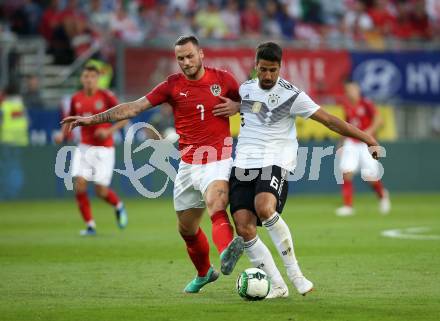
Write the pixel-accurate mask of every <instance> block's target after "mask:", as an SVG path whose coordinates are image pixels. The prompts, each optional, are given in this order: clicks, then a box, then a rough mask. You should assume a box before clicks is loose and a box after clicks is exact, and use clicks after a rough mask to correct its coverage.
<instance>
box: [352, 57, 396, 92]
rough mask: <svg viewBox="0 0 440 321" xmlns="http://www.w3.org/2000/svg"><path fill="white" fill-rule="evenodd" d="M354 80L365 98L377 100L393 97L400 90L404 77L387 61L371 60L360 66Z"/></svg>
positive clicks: (354, 74) (355, 72)
mask: <svg viewBox="0 0 440 321" xmlns="http://www.w3.org/2000/svg"><path fill="white" fill-rule="evenodd" d="M353 78H354V80H356V81H357V82H358V83H359V85H360V86H361V88H362V92H363V94H364V95H365V96H368V97H371V98H375V99H387V98H390V97H392V96H393V95H394V94H396V93H397V91H398V90H399V89H400V86H401V84H402V77H401V75H400V71H399V69H398V68H397V67H396V66H395V65H394V64H393V63H391V62H389V61H387V60H385V59H371V60H367V61H364V62H362V63H361V64H359V65H358V66H357V67H356V68H355V70H354V71H353Z"/></svg>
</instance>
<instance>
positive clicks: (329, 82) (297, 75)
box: [124, 48, 350, 101]
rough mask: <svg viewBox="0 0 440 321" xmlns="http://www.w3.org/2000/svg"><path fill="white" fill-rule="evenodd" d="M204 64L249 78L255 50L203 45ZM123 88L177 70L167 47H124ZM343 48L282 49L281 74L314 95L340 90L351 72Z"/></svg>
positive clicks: (130, 90)
mask: <svg viewBox="0 0 440 321" xmlns="http://www.w3.org/2000/svg"><path fill="white" fill-rule="evenodd" d="M203 51H204V53H205V58H204V64H205V66H210V67H216V68H220V69H225V70H228V71H230V72H231V73H232V74H233V75H234V76H235V77H236V79H237V80H238V82H239V83H242V82H244V81H245V80H247V79H248V78H249V75H250V74H251V72H252V69H253V67H254V64H255V50H254V49H250V48H241V49H240V48H234V49H232V48H231V49H215V48H206V49H204V50H203ZM124 57H125V58H124V59H125V60H124V63H125V92H124V94H125V95H126V96H127V97H131V98H134V97H139V96H141V95H144V94H146V93H147V92H148V91H149V90H151V89H152V88H153V87H154V86H156V85H157V84H159V83H160V82H162V81H164V80H165V79H166V77H167V76H168V75H170V74H173V73H177V72H180V69H179V66H178V65H177V62H176V60H175V57H174V52H173V51H170V50H160V49H148V48H126V50H125V54H124ZM349 57H350V56H349V54H348V52H347V51H342V50H336V51H334V50H319V51H311V50H296V49H285V50H284V51H283V65H282V68H281V76H282V77H283V78H285V79H286V80H288V81H290V82H292V83H293V84H294V85H295V86H297V87H299V88H300V89H302V90H305V91H306V92H307V93H308V94H309V95H310V96H312V97H313V98H315V99H317V100H318V101H319V99H320V98H321V97H327V96H334V95H339V94H341V93H342V90H343V80H344V79H345V78H346V77H347V76H348V75H349V73H350V59H349Z"/></svg>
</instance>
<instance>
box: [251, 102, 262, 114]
mask: <svg viewBox="0 0 440 321" xmlns="http://www.w3.org/2000/svg"><path fill="white" fill-rule="evenodd" d="M261 105H262V103H260V102H259V101H256V102H254V104H253V105H252V112H253V113H254V114H258V113H259V112H260V110H261Z"/></svg>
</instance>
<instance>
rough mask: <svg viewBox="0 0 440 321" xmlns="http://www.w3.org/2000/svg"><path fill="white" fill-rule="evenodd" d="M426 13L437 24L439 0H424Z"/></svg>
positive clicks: (438, 22) (439, 8)
mask: <svg viewBox="0 0 440 321" xmlns="http://www.w3.org/2000/svg"><path fill="white" fill-rule="evenodd" d="M426 13H427V14H428V16H429V18H430V19H431V21H432V22H433V24H436V25H437V26H438V25H439V24H440V1H438V0H426Z"/></svg>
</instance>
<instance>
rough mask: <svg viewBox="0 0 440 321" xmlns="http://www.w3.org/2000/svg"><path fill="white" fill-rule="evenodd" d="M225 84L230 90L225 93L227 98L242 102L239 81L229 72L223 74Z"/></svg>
mask: <svg viewBox="0 0 440 321" xmlns="http://www.w3.org/2000/svg"><path fill="white" fill-rule="evenodd" d="M223 75H224V76H223V83H224V84H225V85H226V86H227V88H228V90H227V92H226V93H225V97H228V98H229V99H232V100H233V101H238V102H239V101H240V100H241V99H240V94H239V85H238V82H237V80H236V79H235V78H234V76H232V74H230V73H229V72H224V73H223Z"/></svg>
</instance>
